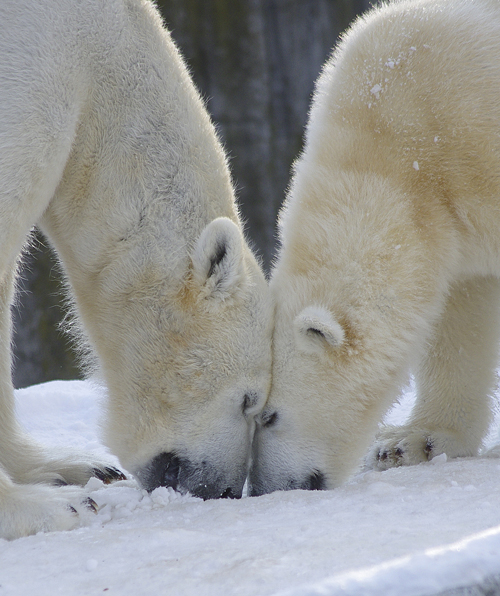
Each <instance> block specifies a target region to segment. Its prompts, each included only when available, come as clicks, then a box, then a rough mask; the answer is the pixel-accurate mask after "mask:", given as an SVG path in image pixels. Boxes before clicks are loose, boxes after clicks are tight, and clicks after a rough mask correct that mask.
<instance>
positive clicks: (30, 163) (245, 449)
mask: <svg viewBox="0 0 500 596" xmlns="http://www.w3.org/2000/svg"><path fill="white" fill-rule="evenodd" d="M0 56H2V59H1V60H0V176H1V185H0V239H1V250H0V315H1V316H0V338H1V342H0V536H1V537H4V538H14V537H17V536H21V535H25V534H29V533H33V532H37V531H39V530H57V529H66V528H70V527H73V526H74V525H75V524H76V523H77V522H78V518H77V515H76V514H75V510H78V509H79V508H80V507H81V506H80V502H81V500H82V494H83V493H81V489H78V488H70V487H61V486H58V487H56V486H49V485H50V484H54V483H59V484H61V482H64V483H69V484H85V482H86V481H87V479H88V478H89V477H90V476H91V475H92V474H94V473H97V475H99V476H103V477H106V478H108V479H113V478H116V477H119V474H118V473H117V472H116V471H113V470H110V469H109V468H107V467H106V463H105V462H100V461H95V460H94V459H93V458H92V457H91V456H88V455H85V454H73V453H69V454H67V455H66V454H61V452H60V450H58V451H57V453H53V452H51V451H50V450H48V449H44V448H42V447H41V446H39V445H36V444H34V443H33V441H31V440H30V439H29V438H28V437H27V436H26V435H25V434H24V432H23V431H22V430H21V429H20V428H19V425H18V423H17V422H16V419H15V416H14V398H13V390H12V386H11V381H10V366H11V360H10V352H9V341H10V335H11V329H10V318H9V305H10V304H11V301H12V298H13V291H14V277H15V274H14V272H15V268H16V259H17V257H18V255H19V253H20V251H21V249H22V246H23V243H24V242H25V239H26V236H27V234H28V233H29V231H30V229H31V228H32V226H34V225H35V224H36V225H38V226H39V227H40V228H41V230H42V231H43V232H44V233H45V235H46V236H47V237H48V238H49V240H50V242H51V244H52V246H53V247H54V248H55V249H56V251H57V253H58V255H59V257H60V259H61V263H62V267H63V269H64V271H65V273H66V275H67V278H68V284H69V287H70V289H71V293H72V294H73V299H74V302H75V308H76V311H77V314H78V316H79V317H80V319H81V322H82V325H83V327H84V330H85V334H86V335H87V337H88V340H89V343H90V345H91V347H92V349H93V350H94V351H95V353H96V355H97V357H98V360H99V362H100V367H101V374H102V377H103V379H104V381H105V382H106V385H107V387H108V389H109V399H108V404H107V422H106V427H105V435H106V439H107V443H108V445H109V446H110V448H111V449H112V450H113V452H114V453H116V454H117V455H118V457H119V458H120V461H121V463H122V465H123V466H124V467H125V468H126V469H127V470H129V471H131V472H132V473H134V474H135V475H136V476H137V477H138V479H139V480H140V481H141V482H142V483H143V485H144V486H145V487H146V488H148V489H149V490H151V489H153V488H155V486H158V485H159V484H165V485H169V486H174V487H176V488H178V489H180V490H189V491H191V492H193V493H194V494H199V495H200V496H203V497H204V498H208V497H217V496H239V495H240V494H241V490H242V486H243V483H244V480H245V477H246V473H247V465H248V458H249V449H250V442H251V437H252V431H253V423H252V420H253V415H254V414H255V413H257V412H258V411H259V409H260V408H261V407H262V405H263V402H264V400H265V397H266V394H267V391H268V385H269V377H270V370H269V363H270V333H271V332H270V327H271V308H270V304H269V300H268V297H267V292H268V290H267V285H266V282H265V279H264V277H263V274H262V272H261V269H260V267H259V266H258V264H257V262H256V260H255V258H254V256H253V255H252V253H251V251H250V250H249V248H248V246H247V245H246V243H245V241H244V238H243V234H242V228H241V223H240V221H239V217H238V213H237V210H236V206H235V202H234V193H233V188H232V185H231V180H230V176H229V173H228V168H227V164H226V159H225V156H224V153H223V151H222V148H221V146H220V143H219V142H218V140H217V137H216V134H215V132H214V129H213V126H212V124H211V122H210V119H209V117H208V115H207V112H206V110H205V108H204V105H203V103H202V101H201V100H200V98H199V96H198V93H197V92H196V90H195V88H194V86H193V84H192V82H191V80H190V78H189V75H188V73H187V71H186V68H185V66H184V64H183V62H182V60H181V58H180V56H179V53H178V51H177V49H176V47H175V46H174V44H173V43H172V41H171V38H170V36H169V34H168V33H167V32H166V31H165V30H164V29H163V27H162V24H161V21H160V18H159V16H158V14H157V12H156V10H155V9H154V8H153V6H152V5H151V3H150V2H148V1H147V0H107V1H106V2H102V1H101V0H84V1H79V2H73V1H72V0H50V1H49V0H36V1H34V0H32V1H30V0H3V1H2V2H1V4H0ZM161 466H163V468H162V467H161ZM96 471H97V472H96ZM40 483H44V484H45V486H42V485H41V484H40ZM70 503H71V506H70Z"/></svg>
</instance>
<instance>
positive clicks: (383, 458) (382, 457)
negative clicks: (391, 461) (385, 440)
mask: <svg viewBox="0 0 500 596" xmlns="http://www.w3.org/2000/svg"><path fill="white" fill-rule="evenodd" d="M378 459H379V461H385V460H386V459H387V451H383V452H382V453H379V454H378Z"/></svg>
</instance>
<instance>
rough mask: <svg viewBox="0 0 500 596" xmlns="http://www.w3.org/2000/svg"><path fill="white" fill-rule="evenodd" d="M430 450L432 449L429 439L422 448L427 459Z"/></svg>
mask: <svg viewBox="0 0 500 596" xmlns="http://www.w3.org/2000/svg"><path fill="white" fill-rule="evenodd" d="M432 448H433V445H432V441H431V440H430V439H427V442H426V443H425V447H424V453H425V455H427V457H429V455H430V454H431V452H432Z"/></svg>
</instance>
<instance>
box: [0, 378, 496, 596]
mask: <svg viewBox="0 0 500 596" xmlns="http://www.w3.org/2000/svg"><path fill="white" fill-rule="evenodd" d="M17 398H18V413H19V416H20V418H21V420H22V421H23V423H24V425H25V426H26V427H27V428H28V429H29V430H30V431H31V432H32V434H33V435H35V436H36V437H37V438H38V439H39V440H41V441H44V442H45V443H48V444H54V445H71V446H76V447H81V448H82V449H87V450H93V451H96V452H99V453H101V454H102V453H105V451H106V450H105V449H104V447H103V446H102V444H101V443H100V441H99V430H98V419H99V411H100V408H99V401H100V399H101V395H100V392H99V390H98V389H97V388H96V387H95V386H93V385H92V384H91V383H89V382H83V381H71V382H62V381H61V382H54V383H47V384H45V385H39V386H36V387H30V388H28V389H23V390H21V391H18V392H17ZM411 401H412V392H411V390H409V393H408V395H407V397H406V398H405V399H404V400H403V402H402V404H401V405H400V406H399V407H398V408H396V409H395V410H394V411H393V412H392V413H391V421H392V422H397V421H402V420H403V419H404V417H405V415H406V413H407V412H408V408H409V407H410V405H411ZM110 457H111V456H110ZM111 460H112V461H114V460H113V458H111ZM115 463H116V462H115ZM87 488H88V490H89V492H91V494H92V498H93V499H94V500H95V501H96V502H97V503H98V505H99V506H100V509H99V512H98V513H97V515H93V514H91V513H90V512H89V514H88V519H85V520H84V521H85V524H86V525H84V526H83V527H81V528H79V529H77V530H74V531H72V532H56V533H50V534H38V535H36V536H31V537H29V538H22V539H19V540H16V541H13V542H7V541H2V540H0V596H10V595H14V594H15V595H23V596H27V595H29V596H44V595H47V596H55V595H57V594H64V595H65V596H70V595H81V596H84V595H85V596H88V595H94V594H104V593H106V594H110V595H113V594H119V595H130V596H138V595H142V594H154V595H169V596H170V595H172V596H195V595H196V596H233V595H234V596H246V595H248V596H267V595H279V596H313V595H314V596H319V595H323V596H334V595H335V596H337V595H340V594H342V595H347V594H348V595H359V596H367V595H370V596H375V595H377V596H378V595H380V596H391V595H398V596H413V595H428V594H439V593H441V592H444V591H446V594H449V593H450V592H448V591H447V590H451V589H454V588H460V587H464V586H470V585H475V584H476V585H478V584H481V583H484V582H485V580H487V579H488V578H490V579H491V577H494V576H495V575H500V459H491V458H477V459H463V460H455V461H446V458H445V457H444V456H442V457H439V458H436V460H434V461H433V462H431V463H427V464H422V465H419V466H414V467H409V468H399V469H394V470H389V471H387V472H383V473H380V472H366V473H363V474H359V475H358V476H356V477H355V478H354V479H353V480H352V481H351V482H350V483H349V484H347V485H345V486H344V487H342V488H340V489H337V490H335V491H330V492H304V491H292V492H287V493H274V494H271V495H266V496H263V497H258V498H244V499H241V500H239V501H231V500H221V501H207V502H203V501H201V500H200V499H195V498H193V497H190V496H180V495H178V494H176V493H174V492H173V491H172V490H171V489H165V488H163V489H158V490H156V491H154V492H153V493H152V494H151V495H147V494H145V493H144V492H142V491H141V490H139V489H138V488H137V486H136V484H135V483H134V481H133V480H128V481H123V482H118V483H116V484H114V485H111V486H107V487H104V486H103V485H102V483H101V482H100V481H98V480H97V479H93V480H91V481H90V482H89V484H88V486H87ZM499 585H500V584H499ZM498 590H499V591H498V592H495V591H493V592H490V593H491V594H496V593H500V588H499V589H498ZM462 593H466V592H464V591H460V594H462ZM467 593H469V594H472V593H474V594H476V593H478V594H479V593H481V594H482V593H484V592H481V591H479V592H477V591H476V592H467Z"/></svg>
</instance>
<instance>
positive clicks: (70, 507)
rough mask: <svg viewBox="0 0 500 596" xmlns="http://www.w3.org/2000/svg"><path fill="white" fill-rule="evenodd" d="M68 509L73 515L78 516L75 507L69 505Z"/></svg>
mask: <svg viewBox="0 0 500 596" xmlns="http://www.w3.org/2000/svg"><path fill="white" fill-rule="evenodd" d="M68 509H69V510H70V511H71V513H73V514H75V515H78V511H77V510H76V509H75V508H74V507H73V505H68Z"/></svg>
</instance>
